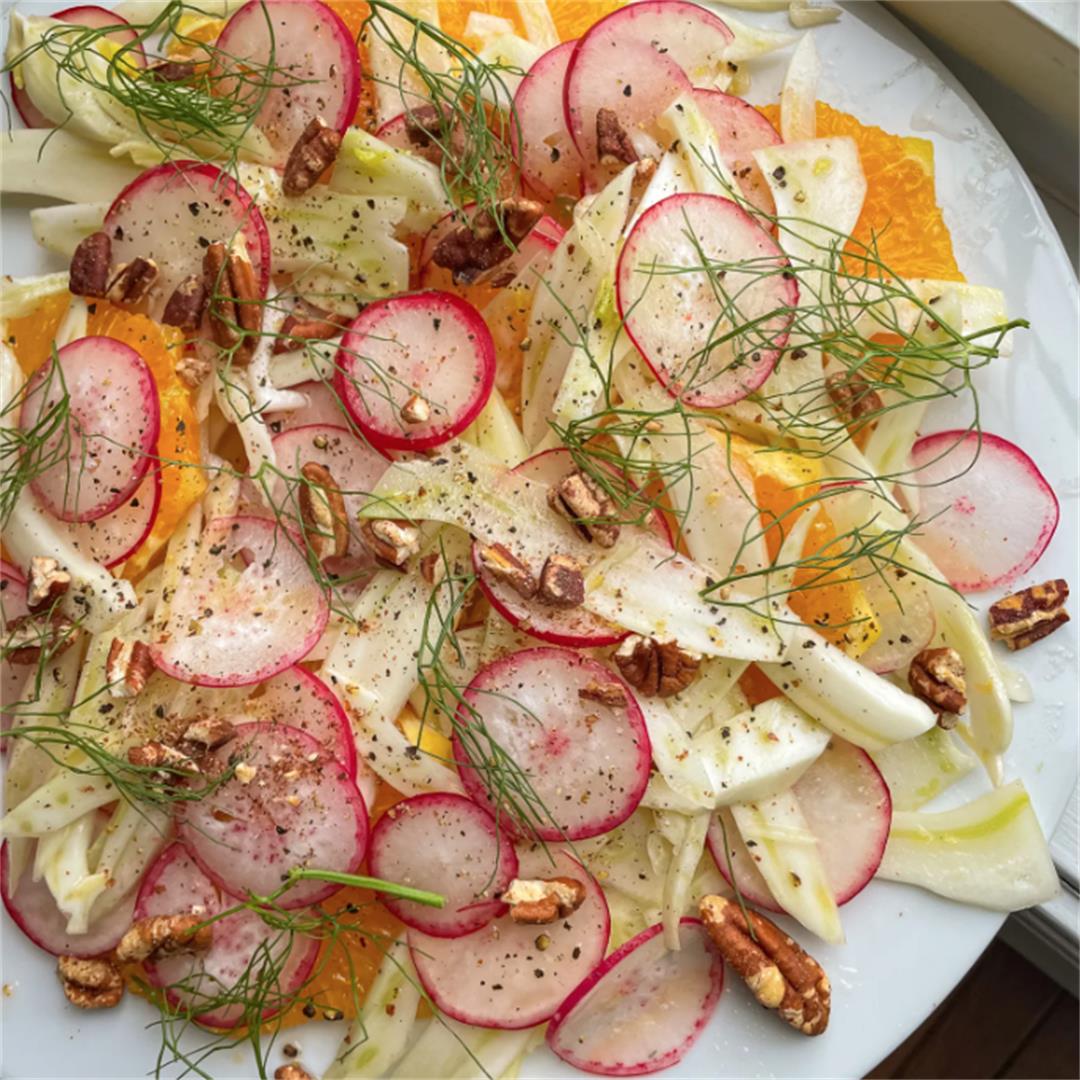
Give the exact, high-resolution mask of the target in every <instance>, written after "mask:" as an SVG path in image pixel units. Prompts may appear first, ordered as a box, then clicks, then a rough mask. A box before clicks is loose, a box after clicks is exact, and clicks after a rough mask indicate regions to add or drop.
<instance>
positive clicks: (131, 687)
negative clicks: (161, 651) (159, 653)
mask: <svg viewBox="0 0 1080 1080" xmlns="http://www.w3.org/2000/svg"><path fill="white" fill-rule="evenodd" d="M153 673H154V661H153V658H152V657H151V655H150V646H149V645H147V644H146V643H145V642H143V641H124V640H123V639H122V638H113V639H112V644H111V645H110V646H109V655H108V657H106V659H105V677H106V679H108V681H109V693H110V694H112V696H113V697H119V698H129V697H136V696H137V695H138V694H141V693H142V691H143V688H144V687H145V686H146V680H147V679H149V678H150V676H151V675H152V674H153Z"/></svg>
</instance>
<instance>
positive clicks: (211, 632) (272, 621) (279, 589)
mask: <svg viewBox="0 0 1080 1080" xmlns="http://www.w3.org/2000/svg"><path fill="white" fill-rule="evenodd" d="M185 570H186V572H185V573H183V574H182V576H181V577H180V580H179V585H178V587H177V589H176V591H175V593H174V594H173V596H172V597H171V599H170V600H169V602H168V606H167V610H166V617H165V620H164V622H163V623H162V624H161V625H160V626H159V627H158V629H157V632H156V633H155V636H154V640H153V642H152V644H151V653H152V655H153V657H154V663H155V664H157V666H158V667H159V668H161V669H162V670H163V671H164V672H165V673H166V674H167V675H171V676H172V677H173V678H174V679H179V680H180V681H181V682H189V683H196V684H198V685H201V686H244V685H247V684H249V683H256V682H261V681H262V680H263V679H268V678H270V677H271V676H272V675H276V674H277V673H278V672H279V671H284V670H285V668H287V667H290V666H291V665H292V664H294V663H296V661H298V660H301V659H303V658H304V657H305V656H306V655H307V654H308V653H309V652H310V651H311V649H312V648H313V647H314V645H315V643H316V642H317V641H318V640H319V638H320V637H321V636H322V632H323V630H324V629H325V628H326V623H327V620H328V618H329V614H330V610H329V603H328V601H327V596H326V590H325V589H324V588H323V587H322V586H321V585H320V584H319V583H318V582H317V581H316V580H315V578H314V577H313V576H312V572H311V568H310V567H309V566H308V563H307V560H306V558H305V557H304V549H303V547H302V541H301V540H300V539H299V538H298V537H296V536H295V535H293V534H291V533H290V532H288V531H287V530H286V529H284V528H281V527H280V526H278V525H277V524H276V523H275V522H273V521H267V520H265V519H261V518H255V517H232V518H218V519H216V520H215V521H211V522H210V523H209V524H208V525H207V526H206V529H205V530H204V532H203V535H202V537H201V538H200V541H199V544H198V547H197V548H196V549H195V552H194V554H193V555H192V556H191V557H190V558H189V560H188V564H187V566H186V567H185Z"/></svg>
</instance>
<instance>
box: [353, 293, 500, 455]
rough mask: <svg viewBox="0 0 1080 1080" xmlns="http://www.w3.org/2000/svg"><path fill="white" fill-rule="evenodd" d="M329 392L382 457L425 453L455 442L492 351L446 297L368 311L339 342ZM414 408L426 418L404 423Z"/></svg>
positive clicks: (486, 389)
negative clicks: (401, 452) (387, 452)
mask: <svg viewBox="0 0 1080 1080" xmlns="http://www.w3.org/2000/svg"><path fill="white" fill-rule="evenodd" d="M337 366H338V371H337V373H336V375H335V376H334V387H335V389H336V390H337V393H338V396H339V397H340V398H341V400H342V401H343V402H344V403H345V406H346V408H347V409H348V410H349V413H350V414H351V415H352V418H353V419H354V420H355V421H356V423H357V425H358V426H359V428H360V430H361V431H363V433H364V434H365V435H366V436H367V438H368V439H370V440H371V442H372V444H373V445H374V446H377V447H378V448H379V449H382V450H429V449H431V448H432V447H435V446H440V445H441V444H442V443H444V442H447V441H448V440H450V439H452V438H453V437H454V436H455V435H460V434H461V432H463V431H464V430H465V429H466V428H467V427H468V426H469V424H471V423H472V422H473V420H475V419H476V416H477V414H478V413H479V412H480V410H481V409H482V408H483V407H484V404H485V402H486V401H487V399H488V396H489V395H490V394H491V387H492V385H493V384H494V382H495V346H494V344H493V343H492V340H491V333H490V331H489V330H488V328H487V326H486V324H485V323H484V320H483V319H482V318H481V317H480V313H479V312H478V311H477V310H476V308H474V307H473V306H472V305H471V304H468V303H466V302H465V301H464V300H461V299H459V298H458V297H456V296H452V295H451V294H450V293H444V292H421V293H414V294H413V295H411V296H396V297H393V298H392V299H389V300H380V301H377V302H376V303H374V304H369V305H368V306H367V307H366V308H364V310H363V311H361V312H360V314H359V315H358V316H357V317H356V318H355V319H354V320H353V321H352V323H351V324H350V325H349V329H348V330H347V331H346V333H345V336H344V337H343V338H342V341H341V351H340V352H339V353H338V358H337ZM410 405H415V406H416V407H417V409H418V410H420V411H419V412H418V413H415V414H413V415H417V416H421V415H423V414H424V413H425V412H426V413H428V414H429V415H427V418H426V419H411V418H410V419H406V417H409V416H410V409H409V406H410Z"/></svg>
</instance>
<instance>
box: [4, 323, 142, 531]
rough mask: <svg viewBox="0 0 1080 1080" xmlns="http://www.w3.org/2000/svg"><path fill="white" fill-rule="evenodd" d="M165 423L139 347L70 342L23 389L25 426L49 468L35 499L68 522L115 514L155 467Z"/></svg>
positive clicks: (36, 485) (37, 483) (41, 474)
mask: <svg viewBox="0 0 1080 1080" xmlns="http://www.w3.org/2000/svg"><path fill="white" fill-rule="evenodd" d="M103 388H107V391H108V392H107V393H103V392H102V390H103ZM160 423H161V414H160V409H159V406H158V394H157V383H156V382H155V381H154V376H153V373H152V372H151V371H150V368H149V367H147V365H146V361H145V360H143V358H142V357H141V356H140V355H139V354H138V353H137V352H136V351H135V350H134V349H132V348H131V347H130V346H129V345H125V344H124V343H123V342H120V341H115V340H114V339H112V338H108V337H84V338H80V339H79V340H78V341H73V342H71V344H69V345H65V346H64V347H63V348H62V349H60V350H59V352H57V353H56V356H55V359H54V360H53V362H51V363H49V364H46V365H44V366H43V367H41V368H39V369H38V371H37V372H36V373H35V374H34V375H33V376H32V377H31V378H30V380H29V382H28V383H27V385H26V388H25V390H24V392H23V401H22V409H21V412H20V414H19V425H20V427H21V428H22V431H23V433H24V434H25V435H26V436H27V438H28V440H32V439H40V441H41V446H40V449H39V450H38V451H36V456H37V460H38V461H39V462H41V463H42V464H44V463H46V462H48V463H49V464H47V465H45V466H44V467H39V470H38V471H37V472H36V475H34V477H33V479H32V480H31V484H30V486H31V487H32V488H33V490H34V494H35V495H37V497H38V498H39V499H40V500H41V503H42V505H43V506H44V507H45V509H47V510H48V511H49V512H50V513H52V514H53V515H54V516H56V517H58V518H59V519H60V520H61V521H92V520H94V519H95V518H100V517H103V516H104V515H105V514H108V513H111V512H112V511H113V510H116V509H117V508H118V507H120V506H122V505H123V504H124V502H125V501H126V500H127V499H128V497H129V496H130V495H132V494H133V493H134V491H135V489H136V488H137V487H138V486H139V484H140V482H141V481H142V479H143V477H144V476H145V475H146V473H147V471H148V470H149V468H150V465H151V455H152V454H153V452H154V447H155V445H156V444H157V437H158V430H159V428H160Z"/></svg>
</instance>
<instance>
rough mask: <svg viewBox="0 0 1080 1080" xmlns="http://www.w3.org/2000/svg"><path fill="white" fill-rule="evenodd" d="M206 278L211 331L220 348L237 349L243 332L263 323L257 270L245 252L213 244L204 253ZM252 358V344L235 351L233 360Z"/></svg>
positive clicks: (254, 329) (257, 329)
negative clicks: (256, 275)
mask: <svg viewBox="0 0 1080 1080" xmlns="http://www.w3.org/2000/svg"><path fill="white" fill-rule="evenodd" d="M203 280H204V283H205V285H206V290H207V293H208V295H209V297H210V305H209V311H210V332H211V334H212V335H213V338H214V341H215V342H216V344H217V345H218V347H219V348H221V349H234V348H236V346H237V345H239V344H240V342H241V340H242V337H243V335H245V334H254V333H257V332H258V331H259V329H260V327H261V325H262V316H261V313H260V306H259V299H260V297H259V287H258V283H257V282H256V280H255V270H254V268H253V267H252V265H251V261H250V260H249V259H248V257H247V256H246V255H242V254H240V253H238V252H231V251H229V250H228V249H227V248H226V247H225V245H224V244H222V243H213V244H211V245H210V246H209V247H208V248H207V249H206V254H205V255H204V256H203ZM250 359H251V348H250V345H249V344H246V343H245V345H243V346H242V347H241V348H238V349H236V351H235V352H234V353H233V362H234V363H236V364H240V365H244V364H246V363H248V361H249V360H250Z"/></svg>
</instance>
